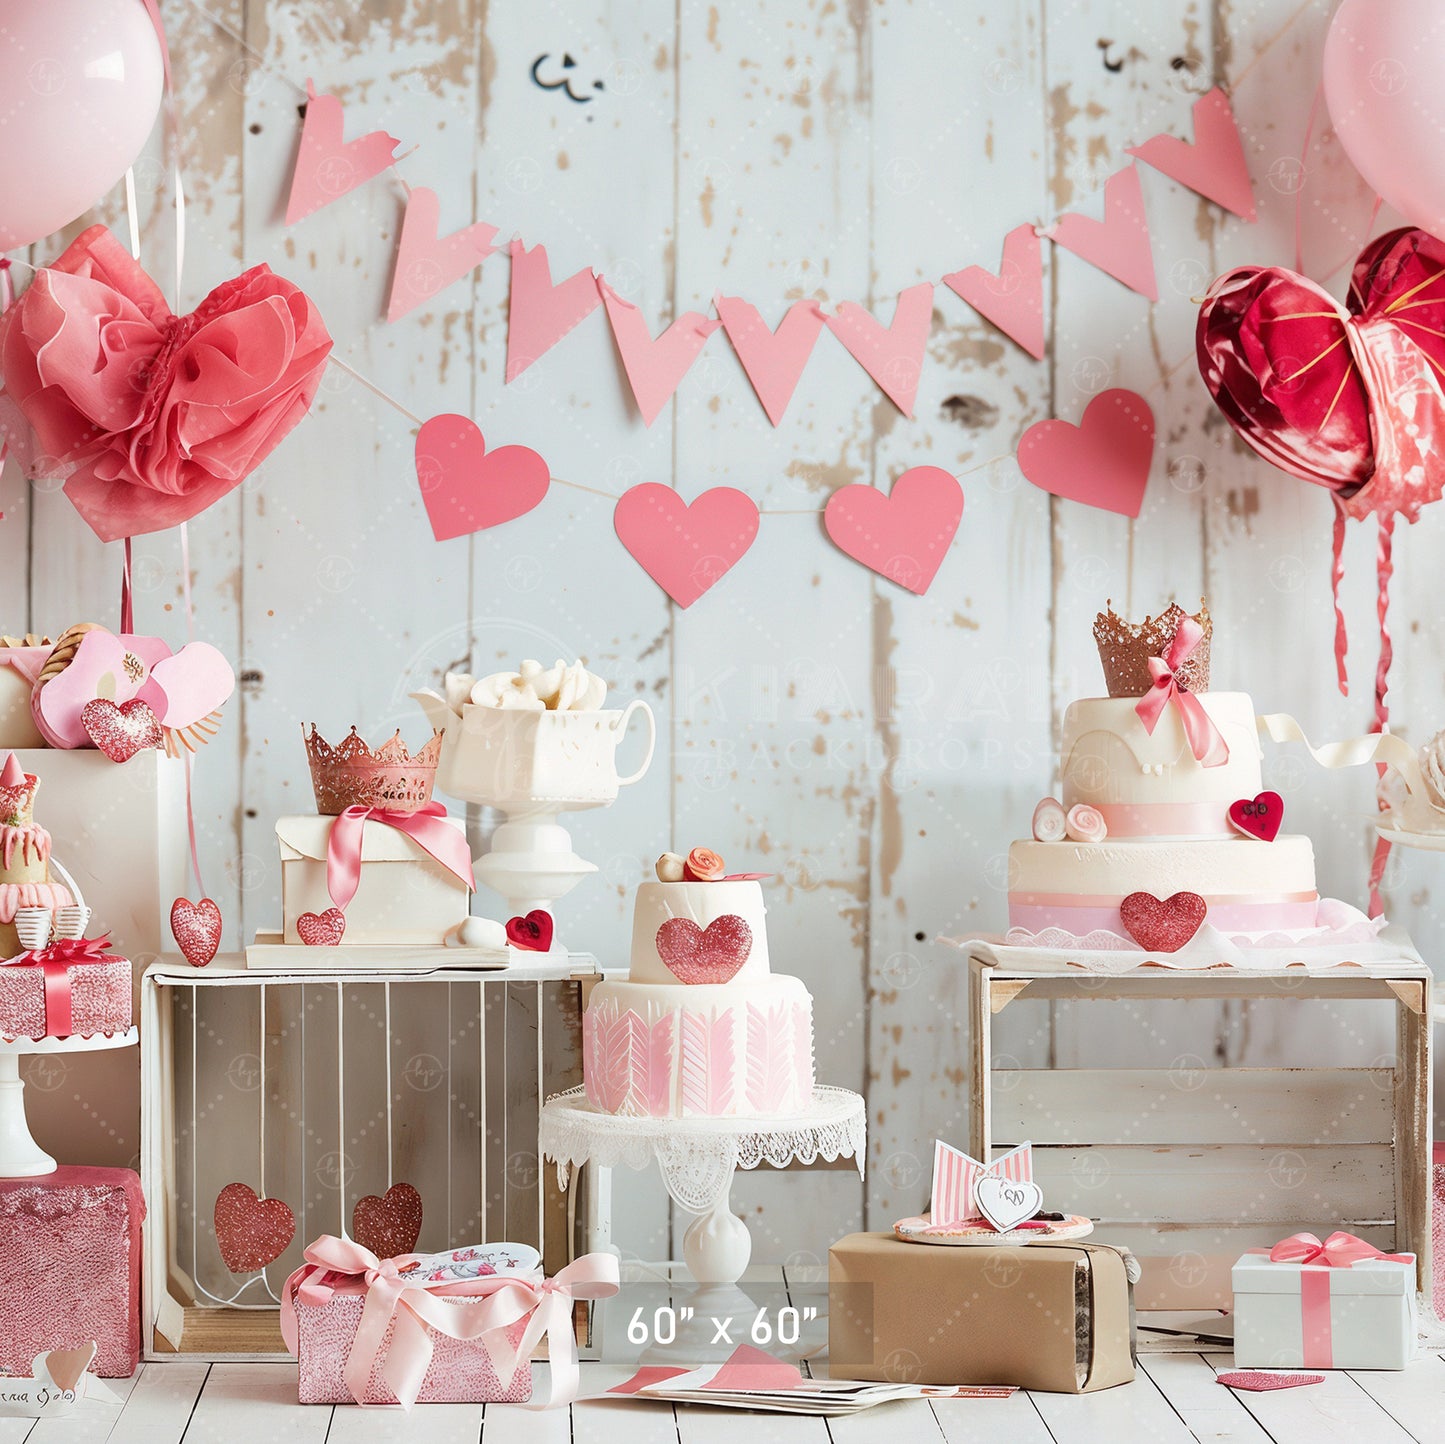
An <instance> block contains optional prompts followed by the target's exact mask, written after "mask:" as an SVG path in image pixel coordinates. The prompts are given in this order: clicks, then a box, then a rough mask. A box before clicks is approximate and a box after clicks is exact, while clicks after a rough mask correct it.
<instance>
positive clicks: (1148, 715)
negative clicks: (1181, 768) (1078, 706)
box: [1134, 617, 1229, 767]
mask: <svg viewBox="0 0 1445 1444" xmlns="http://www.w3.org/2000/svg"><path fill="white" fill-rule="evenodd" d="M1203 636H1204V629H1203V628H1202V627H1201V626H1200V625H1199V623H1198V622H1196V621H1195V620H1194V618H1193V617H1185V619H1184V620H1183V621H1182V622H1181V623H1180V624H1179V630H1178V631H1177V632H1175V634H1174V640H1173V641H1172V642H1170V643H1169V647H1168V650H1167V651H1166V652H1165V654H1164V655H1163V656H1162V657H1150V658H1149V675H1150V676H1151V677H1152V678H1153V679H1154V685H1153V686H1152V687H1150V689H1149V690H1148V691H1147V692H1146V693H1145V694H1144V695H1143V696H1142V697H1141V698H1140V699H1139V701H1138V703H1137V705H1136V706H1135V708H1134V710H1135V711H1136V712H1137V713H1138V714H1139V720H1140V721H1141V722H1142V723H1143V724H1144V730H1145V731H1146V732H1148V733H1149V734H1150V735H1151V736H1152V735H1153V732H1154V729H1155V728H1156V727H1157V726H1158V725H1159V719H1160V718H1161V717H1162V716H1163V715H1164V710H1165V708H1166V707H1168V706H1169V704H1170V703H1171V702H1173V703H1174V705H1175V707H1176V708H1177V709H1178V711H1179V720H1180V722H1181V723H1183V725H1184V735H1185V737H1187V738H1188V740H1189V750H1190V751H1191V752H1192V753H1193V754H1194V757H1195V760H1196V761H1198V762H1201V763H1203V764H1204V766H1205V767H1222V766H1223V765H1224V764H1225V763H1226V762H1228V761H1229V747H1228V745H1227V744H1226V743H1225V741H1224V737H1223V734H1222V733H1221V732H1220V730H1219V728H1218V727H1216V726H1215V725H1214V723H1213V722H1212V721H1210V718H1209V713H1207V712H1206V711H1205V710H1204V704H1203V703H1202V702H1201V701H1200V700H1199V698H1198V697H1196V696H1195V695H1194V694H1193V693H1192V692H1191V691H1190V690H1189V689H1188V688H1187V687H1185V686H1183V685H1182V684H1181V683H1180V681H1179V678H1178V676H1177V675H1176V674H1177V672H1178V669H1179V668H1180V667H1182V666H1183V665H1184V663H1185V662H1186V661H1187V660H1188V658H1189V655H1190V653H1192V652H1193V651H1194V649H1195V648H1196V647H1197V646H1198V645H1199V643H1200V641H1201V640H1202V639H1203Z"/></svg>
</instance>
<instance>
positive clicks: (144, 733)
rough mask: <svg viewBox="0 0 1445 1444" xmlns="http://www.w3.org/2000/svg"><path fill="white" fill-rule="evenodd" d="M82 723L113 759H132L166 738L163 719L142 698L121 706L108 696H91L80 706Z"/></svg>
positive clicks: (87, 733) (86, 732)
mask: <svg viewBox="0 0 1445 1444" xmlns="http://www.w3.org/2000/svg"><path fill="white" fill-rule="evenodd" d="M80 725H81V726H82V727H84V728H85V734H86V736H87V737H89V738H90V740H91V741H92V742H94V743H95V745H96V746H97V747H98V748H99V749H100V750H101V751H102V752H104V753H105V755H106V756H107V757H109V758H110V760H111V761H112V762H129V761H130V760H131V758H132V757H134V756H135V755H136V753H137V752H141V751H144V749H145V748H147V747H159V746H160V745H161V743H163V742H164V741H165V733H164V731H163V730H162V728H161V721H160V718H159V717H157V716H156V714H155V713H154V712H153V711H151V709H150V706H149V704H148V703H145V702H142V701H141V699H140V698H139V697H132V698H131V699H130V701H129V702H122V703H121V704H120V706H119V707H117V706H116V704H115V703H114V702H112V701H111V700H110V699H109V698H108V697H92V698H91V699H90V701H89V702H87V703H86V704H85V706H84V707H82V708H81V709H80Z"/></svg>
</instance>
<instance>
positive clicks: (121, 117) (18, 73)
mask: <svg viewBox="0 0 1445 1444" xmlns="http://www.w3.org/2000/svg"><path fill="white" fill-rule="evenodd" d="M0 23H3V26H4V29H3V32H0V251H10V250H14V249H15V248H16V247H17V246H28V245H29V244H30V243H31V242H32V241H38V240H40V239H41V237H42V236H48V235H50V234H51V233H52V232H54V231H58V230H59V229H60V228H61V227H62V226H65V225H69V223H70V222H71V221H73V220H75V219H76V217H77V216H81V215H84V214H85V212H86V211H88V210H89V209H90V208H91V206H93V205H94V204H95V203H96V202H97V201H98V200H100V199H101V197H102V196H104V195H105V193H106V192H107V191H108V190H110V188H111V187H112V186H114V185H115V183H116V182H117V181H118V180H120V178H121V177H122V176H123V175H124V174H125V172H126V169H127V167H128V166H130V165H131V164H132V163H133V162H134V161H135V158H136V157H137V156H138V155H139V154H140V152H141V148H142V147H143V146H144V145H145V143H146V139H147V137H148V136H149V135H150V133H151V128H152V126H154V124H155V119H156V112H157V111H158V110H159V109H160V102H161V82H162V65H161V49H160V41H159V39H158V38H157V36H156V32H155V27H154V25H153V24H152V23H151V18H150V16H149V15H148V14H147V12H146V7H145V5H144V4H143V3H142V0H3V5H0Z"/></svg>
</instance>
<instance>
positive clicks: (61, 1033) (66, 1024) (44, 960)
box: [4, 933, 119, 1038]
mask: <svg viewBox="0 0 1445 1444" xmlns="http://www.w3.org/2000/svg"><path fill="white" fill-rule="evenodd" d="M118 961H119V959H118V957H117V955H116V954H115V953H112V952H111V951H110V934H109V933H106V934H104V935H103V936H101V937H98V938H62V939H60V940H59V941H58V942H53V943H51V944H50V945H49V946H48V947H44V948H35V949H32V950H31V951H29V952H25V953H20V954H18V955H17V956H16V957H13V958H7V959H6V961H5V963H4V966H5V967H7V968H22V967H38V968H40V969H41V970H42V985H43V986H44V989H45V1030H46V1032H47V1033H50V1034H52V1035H53V1036H55V1037H57V1038H68V1037H69V1036H70V1035H71V1032H72V1031H73V1030H74V1028H75V1014H74V1011H73V1009H72V1006H71V1004H72V997H71V990H70V972H69V969H71V968H72V967H74V966H76V964H78V963H79V964H83V963H114V962H118Z"/></svg>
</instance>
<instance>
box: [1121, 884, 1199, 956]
mask: <svg viewBox="0 0 1445 1444" xmlns="http://www.w3.org/2000/svg"><path fill="white" fill-rule="evenodd" d="M1207 911H1208V905H1207V904H1206V903H1205V901H1204V899H1203V898H1202V897H1200V896H1199V894H1198V893H1197V892H1176V893H1174V894H1173V895H1172V896H1170V897H1166V898H1157V897H1155V896H1154V894H1153V893H1147V892H1131V893H1130V894H1129V896H1128V897H1126V898H1125V899H1124V901H1123V902H1122V903H1120V905H1119V921H1120V922H1122V923H1123V924H1124V931H1125V932H1126V933H1128V934H1129V936H1130V937H1131V938H1133V939H1134V941H1135V942H1136V943H1138V944H1139V946H1140V947H1141V948H1143V949H1144V950H1145V951H1146V952H1150V953H1177V952H1178V951H1179V949H1180V948H1182V947H1183V946H1184V944H1185V943H1187V942H1188V941H1189V939H1190V938H1192V937H1193V936H1194V934H1195V933H1197V932H1198V931H1199V929H1200V928H1201V927H1203V925H1204V915H1205V913H1206V912H1207Z"/></svg>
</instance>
